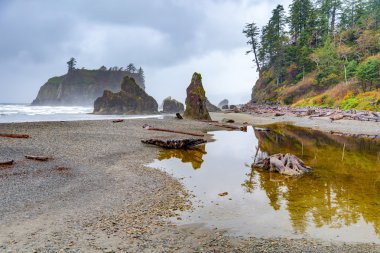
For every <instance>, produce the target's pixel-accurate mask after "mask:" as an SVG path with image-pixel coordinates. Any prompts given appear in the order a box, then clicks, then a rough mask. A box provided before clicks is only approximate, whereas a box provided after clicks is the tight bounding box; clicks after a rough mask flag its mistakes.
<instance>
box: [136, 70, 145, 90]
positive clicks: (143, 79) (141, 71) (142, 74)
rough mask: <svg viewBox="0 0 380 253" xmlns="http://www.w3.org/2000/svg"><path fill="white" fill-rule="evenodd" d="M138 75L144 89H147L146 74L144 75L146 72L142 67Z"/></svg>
mask: <svg viewBox="0 0 380 253" xmlns="http://www.w3.org/2000/svg"><path fill="white" fill-rule="evenodd" d="M137 75H138V77H139V79H140V82H141V86H142V88H143V89H145V74H144V70H143V69H142V68H141V67H140V68H139V69H138V71H137Z"/></svg>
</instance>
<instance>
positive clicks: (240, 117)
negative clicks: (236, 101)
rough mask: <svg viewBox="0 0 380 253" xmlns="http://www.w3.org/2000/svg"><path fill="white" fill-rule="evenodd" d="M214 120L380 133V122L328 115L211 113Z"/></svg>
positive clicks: (257, 124) (356, 132)
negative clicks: (334, 118)
mask: <svg viewBox="0 0 380 253" xmlns="http://www.w3.org/2000/svg"><path fill="white" fill-rule="evenodd" d="M211 118H212V119H213V120H218V121H220V120H222V119H223V118H228V119H233V120H235V122H236V123H239V124H242V123H244V122H247V123H248V124H252V125H255V126H265V125H270V124H275V123H287V124H292V125H295V126H299V127H306V128H311V129H314V130H319V131H323V132H330V131H337V132H342V133H345V134H368V135H380V122H370V121H357V120H344V119H342V120H338V121H331V120H330V119H329V118H328V117H320V118H309V117H296V116H290V115H283V116H279V117H276V116H274V115H273V114H248V113H233V112H229V113H223V112H218V113H211Z"/></svg>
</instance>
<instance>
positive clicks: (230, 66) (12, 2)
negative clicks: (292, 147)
mask: <svg viewBox="0 0 380 253" xmlns="http://www.w3.org/2000/svg"><path fill="white" fill-rule="evenodd" d="M277 4H282V5H284V7H285V8H287V7H288V5H289V4H290V0H282V1H269V0H57V1H51V0H0V35H1V38H0V103H6V102H12V103H29V102H32V100H33V99H34V98H35V97H36V96H37V93H38V90H39V88H40V86H42V85H43V84H44V83H45V82H46V81H47V80H48V79H49V78H50V77H53V76H60V75H63V74H65V73H66V72H67V64H66V62H67V61H68V60H69V59H70V57H75V58H76V60H77V67H78V68H82V67H85V68H86V69H98V68H99V67H100V66H102V65H105V66H107V67H113V66H118V67H126V66H127V65H128V64H129V63H134V64H135V65H136V66H137V67H140V66H141V67H142V68H143V69H144V71H145V76H146V81H145V82H146V91H147V93H148V94H149V95H151V96H153V97H154V98H155V99H156V100H157V102H158V103H159V104H160V103H161V102H162V100H163V99H164V98H165V97H167V96H171V97H173V98H175V99H177V100H180V101H182V102H184V100H185V98H186V88H187V86H188V85H189V84H190V81H191V76H192V74H193V72H200V73H201V74H202V78H203V79H202V80H203V86H204V88H205V90H206V96H207V97H208V98H209V100H210V101H211V102H212V103H214V104H218V103H219V102H220V101H221V100H222V99H225V98H227V99H228V100H229V101H230V104H241V103H245V102H248V101H249V99H250V96H251V90H252V87H253V85H254V83H255V82H256V80H257V77H258V74H257V72H256V68H255V66H254V63H253V62H252V59H253V58H252V55H245V52H246V51H247V50H249V47H248V45H247V44H246V41H247V39H246V38H245V37H244V35H243V34H242V30H243V28H244V25H245V24H246V23H247V22H252V21H254V22H255V23H257V24H258V26H259V27H261V26H263V25H264V24H265V23H267V21H268V19H269V17H270V15H271V10H272V9H274V8H275V7H276V5H277Z"/></svg>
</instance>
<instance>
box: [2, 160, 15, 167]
mask: <svg viewBox="0 0 380 253" xmlns="http://www.w3.org/2000/svg"><path fill="white" fill-rule="evenodd" d="M14 163H15V161H14V160H9V161H4V162H0V166H9V165H13V164H14Z"/></svg>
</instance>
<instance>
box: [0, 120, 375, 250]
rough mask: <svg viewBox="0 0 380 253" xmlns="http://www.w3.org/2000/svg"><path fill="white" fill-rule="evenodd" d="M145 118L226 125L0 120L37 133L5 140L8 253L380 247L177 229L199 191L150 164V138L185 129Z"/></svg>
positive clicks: (3, 209) (0, 238) (0, 205)
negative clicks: (30, 157) (192, 193)
mask: <svg viewBox="0 0 380 253" xmlns="http://www.w3.org/2000/svg"><path fill="white" fill-rule="evenodd" d="M221 115H223V114H221ZM230 115H231V116H232V114H230ZM230 115H226V117H228V118H230ZM235 116H237V115H235ZM213 117H215V115H213ZM263 121H264V120H263ZM268 123H269V122H268ZM144 124H149V125H152V126H157V127H164V128H171V129H178V130H185V131H186V130H188V131H190V130H191V131H192V132H194V131H195V132H206V131H210V130H216V129H215V128H214V127H212V126H210V125H208V124H207V123H202V122H195V121H187V120H182V121H180V120H176V119H174V118H165V119H164V120H159V119H144V120H140V119H139V120H127V121H125V122H122V123H112V121H77V122H45V123H44V122H39V123H19V124H0V132H12V133H27V134H29V135H30V136H31V137H30V138H29V139H9V138H0V160H6V159H14V160H15V161H16V164H15V165H14V166H11V167H1V168H0V192H1V198H0V217H1V220H0V252H305V251H307V252H380V245H374V244H344V243H331V242H324V241H319V240H313V239H310V238H309V239H300V240H292V239H286V238H273V239H260V238H236V237H231V236H229V235H228V233H226V232H225V231H221V230H218V229H216V230H214V229H213V230H211V229H209V228H207V227H206V226H204V225H202V224H191V225H186V226H176V225H175V224H173V223H172V222H169V221H168V219H167V218H168V217H176V216H178V215H179V213H180V211H181V210H186V209H189V208H191V203H190V202H189V199H190V200H191V198H189V195H190V193H189V192H187V191H186V189H184V188H183V186H182V185H181V183H180V182H179V181H178V180H176V179H174V178H172V177H171V176H169V175H167V174H165V173H163V172H161V171H159V170H156V169H151V168H147V167H146V166H145V165H146V164H149V163H151V162H152V161H153V160H154V159H155V158H156V156H157V151H158V148H156V147H154V146H147V145H144V144H142V143H141V139H143V138H150V137H185V136H183V135H180V136H179V135H176V134H171V133H163V132H155V131H148V130H144V129H142V125H144ZM263 124H264V123H263ZM218 129H219V128H218ZM24 155H47V156H50V157H52V158H53V159H51V160H49V161H47V162H38V161H31V160H26V159H25V158H24Z"/></svg>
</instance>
